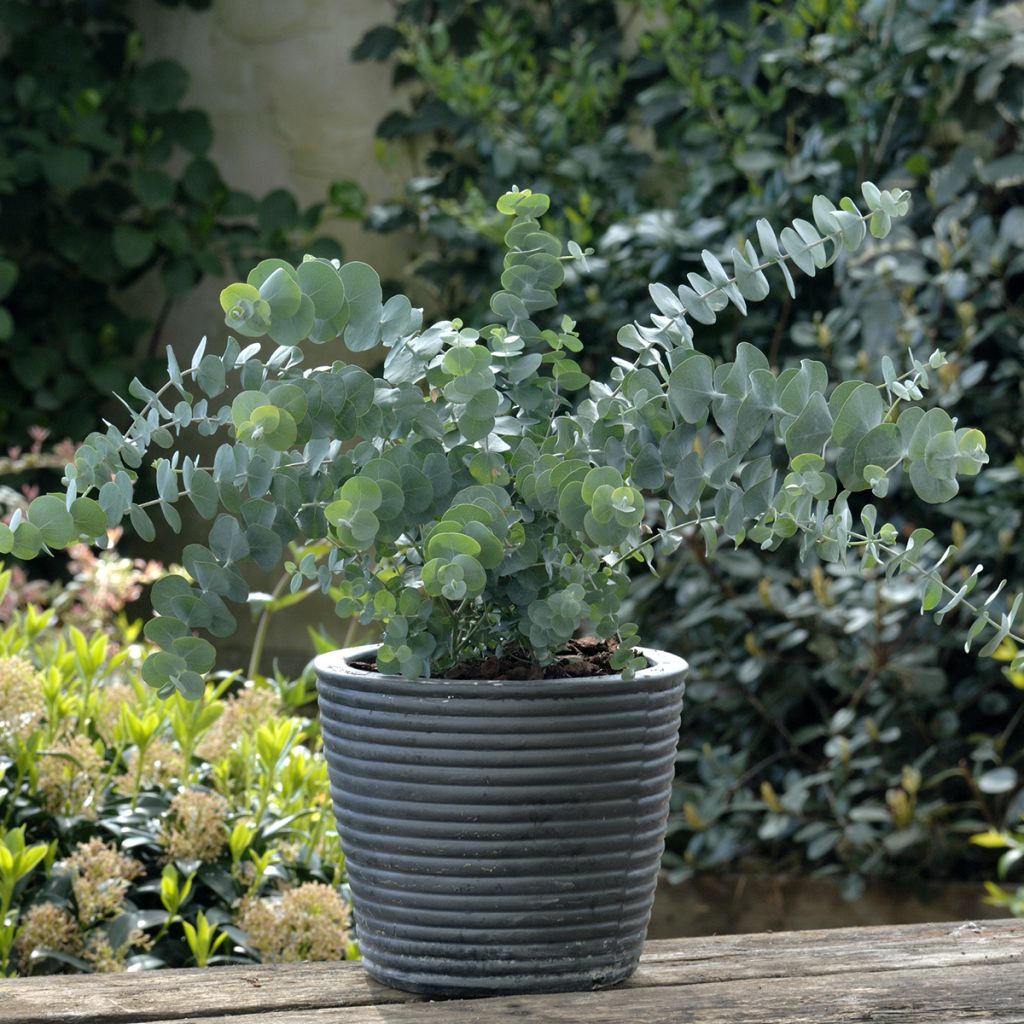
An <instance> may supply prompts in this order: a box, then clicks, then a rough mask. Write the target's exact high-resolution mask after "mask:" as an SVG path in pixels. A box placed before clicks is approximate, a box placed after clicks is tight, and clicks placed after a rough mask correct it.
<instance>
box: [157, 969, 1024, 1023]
mask: <svg viewBox="0 0 1024 1024" xmlns="http://www.w3.org/2000/svg"><path fill="white" fill-rule="evenodd" d="M964 973H966V974H969V976H970V978H969V983H967V982H966V979H965V978H964V977H962V976H960V975H958V974H957V973H956V972H946V971H898V970H897V971H888V972H885V973H881V974H874V973H872V974H862V973H858V974H845V975H843V976H842V977H841V978H837V979H836V980H835V982H831V981H829V980H828V979H826V978H823V977H821V976H818V977H812V978H770V979H766V980H761V979H759V980H742V981H730V982H704V983H701V984H697V985H686V986H678V987H676V986H668V987H657V988H640V989H637V988H633V989H630V988H616V989H609V990H607V991H605V992H588V993H569V994H565V995H549V996H516V997H512V996H507V997H496V998H491V999H484V1000H473V999H463V1000H451V1001H447V1002H438V1003H418V1004H416V1003H405V1004H396V1005H391V1006H360V1007H351V1008H349V1009H347V1010H344V1011H339V1010H338V1009H321V1010H313V1011H308V1010H306V1011H294V1010H289V1011H285V1012H280V1011H271V1012H269V1013H261V1014H255V1015H254V1014H246V1015H245V1016H244V1017H239V1016H236V1015H231V1016H225V1017H201V1018H200V1017H179V1018H175V1019H174V1020H173V1021H169V1022H168V1024H242V1022H243V1021H244V1022H245V1024H481V1022H484V1021H486V1024H521V1022H522V1021H529V1022H530V1024H570V1022H572V1024H580V1022H586V1024H868V1022H870V1024H1024V993H1022V991H1021V987H1022V976H1021V974H1020V973H1018V974H1017V976H1016V978H1013V977H1012V976H1009V975H1008V974H1007V971H1006V968H1005V966H991V967H989V966H983V965H974V966H973V967H972V968H970V969H969V970H968V971H967V972H964Z"/></svg>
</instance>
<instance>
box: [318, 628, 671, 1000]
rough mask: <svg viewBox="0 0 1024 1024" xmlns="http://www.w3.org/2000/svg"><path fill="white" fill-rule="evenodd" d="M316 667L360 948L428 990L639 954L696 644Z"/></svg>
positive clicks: (324, 659)
mask: <svg viewBox="0 0 1024 1024" xmlns="http://www.w3.org/2000/svg"><path fill="white" fill-rule="evenodd" d="M374 652H375V648H373V647H359V648H352V649H350V650H344V651H336V652H333V653H331V654H324V655H321V656H320V657H319V658H317V659H316V672H317V677H318V689H319V698H320V715H321V720H322V724H323V733H324V746H325V750H326V756H327V765H328V769H329V772H330V778H331V792H332V796H333V799H334V811H335V815H336V817H337V821H338V830H339V832H340V835H341V841H342V846H343V848H344V851H345V863H346V867H347V870H348V877H349V882H350V884H351V887H352V896H353V902H354V906H355V918H356V923H357V930H358V939H359V945H360V948H361V950H362V954H363V963H364V965H365V967H366V969H367V971H368V972H369V973H370V974H371V975H372V976H373V977H374V978H377V979H378V980H379V981H382V982H385V983H386V984H388V985H392V986H394V987H395V988H400V989H404V990H406V991H411V992H424V993H428V994H434V995H481V994H488V993H499V992H506V993H525V992H557V991H576V990H585V989H592V988H600V987H604V986H607V985H614V984H615V983H616V982H619V981H622V980H623V979H624V978H626V977H628V976H629V975H630V974H631V973H632V972H633V970H634V969H635V968H636V964H637V961H638V959H639V957H640V950H641V947H642V945H643V941H644V935H645V932H646V929H647V922H648V919H649V917H650V913H651V905H652V902H653V899H654V888H655V884H656V882H657V877H658V868H659V865H660V862H661V854H662V850H663V847H664V837H665V822H666V819H667V816H668V806H669V794H670V791H671V786H672V777H673V768H674V763H675V754H676V743H677V738H678V730H679V714H680V709H681V706H682V699H683V676H684V675H685V673H686V667H687V666H686V662H685V661H683V660H682V659H681V658H677V657H675V656H674V655H671V654H665V653H662V652H660V651H649V650H645V651H644V652H643V653H644V654H645V655H646V657H647V659H648V661H649V662H650V667H648V668H646V669H643V670H642V671H640V672H638V673H637V675H636V678H635V679H634V680H632V681H631V682H624V681H623V680H622V679H621V678H620V677H618V676H603V677H589V678H583V679H557V680H550V679H549V680H531V681H524V682H519V681H515V682H506V681H495V680H456V681H452V680H443V679H433V680H408V679H402V678H400V677H397V676H388V675H381V674H378V673H376V672H370V671H363V670H360V669H357V668H354V667H353V666H352V662H353V661H360V660H364V661H365V660H371V661H372V659H373V657H374Z"/></svg>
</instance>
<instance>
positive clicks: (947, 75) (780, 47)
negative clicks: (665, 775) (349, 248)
mask: <svg viewBox="0 0 1024 1024" xmlns="http://www.w3.org/2000/svg"><path fill="white" fill-rule="evenodd" d="M1022 40H1024V15H1022V14H1021V12H1020V8H1019V6H1018V5H1015V4H1004V5H997V6H996V7H995V8H993V6H992V5H990V4H982V3H961V2H956V0H944V2H943V0H940V2H939V3H930V2H928V3H925V2H923V0H908V2H906V3H900V4H886V3H875V2H872V3H855V2H852V0H820V2H815V3H809V2H808V3H798V4H792V5H778V4H773V3H765V2H760V0H749V2H747V0H737V2H732V3H728V4H721V3H711V2H708V0H684V2H676V0H671V2H670V0H634V2H631V3H619V4H614V3H611V2H606V0H560V2H559V0H556V2H554V3H551V4H537V3H534V2H530V0H512V2H509V3H504V4H501V5H497V4H490V3H487V4H474V3H468V2H460V0H445V2H440V0H439V2H435V3H425V2H419V0H408V2H404V3H399V4H397V6H396V17H395V20H394V21H393V22H392V23H391V24H388V25H386V26H381V27H379V28H377V29H375V30H373V31H371V32H370V33H369V34H368V35H367V36H366V37H365V38H364V39H363V41H362V42H361V43H360V45H359V46H358V47H357V50H356V54H357V55H358V56H362V57H364V58H368V59H369V58H375V59H382V58H384V57H390V56H393V57H397V70H396V75H395V77H396V82H400V83H402V84H403V86H405V88H406V90H407V92H408V93H409V94H410V96H411V98H410V102H409V110H408V111H404V112H398V111H396V112H395V113H393V114H392V115H390V116H388V117H387V118H386V119H385V120H384V121H383V122H382V123H381V125H380V126H379V128H378V134H379V136H380V137H381V138H382V139H383V140H386V141H388V142H389V143H391V144H398V143H401V144H405V145H408V146H409V147H410V148H411V149H412V150H413V152H415V153H417V154H419V157H420V170H421V173H420V174H418V175H417V176H416V177H414V178H413V179H411V180H410V181H409V182H408V183H407V186H406V189H405V192H404V194H403V195H401V196H398V197H396V198H395V199H394V200H393V201H391V202H389V203H386V204H382V205H380V206H378V207H375V208H374V209H373V210H372V211H371V213H370V222H371V224H372V225H374V226H376V227H378V228H379V229H381V230H395V229H404V230H405V231H407V232H410V233H411V236H412V239H413V243H414V246H415V249H416V256H415V259H414V261H413V262H412V264H411V265H410V273H412V274H415V275H417V277H418V278H419V280H420V288H421V293H422V294H423V296H424V297H425V298H426V299H427V301H428V302H431V301H437V303H438V304H439V305H440V304H442V303H443V305H444V306H445V307H446V308H448V307H450V305H451V304H452V303H456V302H468V303H470V304H473V303H476V304H477V305H482V304H483V303H484V302H485V301H486V295H487V285H486V283H485V282H489V281H490V280H491V279H492V277H493V275H494V273H495V268H494V266H493V265H492V262H493V261H494V260H495V259H497V258H498V255H499V253H500V250H499V249H498V248H496V247H494V246H493V244H492V240H493V238H494V236H495V231H496V227H497V225H496V223H495V221H494V220H493V219H492V218H491V217H490V216H489V215H488V213H487V211H486V207H485V204H484V202H483V200H482V198H481V197H482V196H486V195H490V194H493V193H495V191H501V190H502V189H504V188H506V187H508V186H509V184H511V183H512V182H516V183H519V184H521V185H530V186H535V187H537V188H542V189H543V190H544V191H545V192H549V193H550V194H551V195H552V200H553V201H552V208H553V209H554V210H565V211H567V212H566V214H565V216H566V218H567V219H568V220H569V221H570V222H571V230H572V232H573V234H574V237H577V238H580V240H581V241H588V240H589V241H591V243H592V244H594V245H595V246H596V248H597V250H598V254H597V258H596V259H592V260H591V261H590V262H591V263H592V265H593V268H594V269H593V273H592V275H591V276H589V277H576V278H574V279H570V281H569V282H567V286H566V290H565V296H566V298H565V304H566V308H567V309H572V310H573V311H574V313H575V314H576V315H577V316H578V318H579V320H580V324H581V329H580V333H581V336H582V337H583V338H584V339H585V340H587V343H588V350H587V355H588V358H589V359H590V360H591V361H592V362H598V363H600V362H601V361H602V360H606V359H607V358H608V353H609V351H610V348H611V344H612V339H613V337H614V332H615V329H616V327H617V326H618V325H619V324H621V323H623V322H626V321H627V320H628V319H629V318H630V317H632V316H635V315H638V314H639V312H640V310H641V309H646V308H647V307H648V304H649V300H648V298H647V295H646V283H647V282H648V281H650V280H654V279H658V280H663V279H664V280H684V279H685V275H686V273H687V272H688V271H689V270H693V269H696V270H699V269H700V267H699V265H698V264H699V252H700V250H701V249H702V248H705V247H706V248H709V249H711V250H712V251H716V252H722V251H726V250H727V248H728V247H729V246H730V245H732V244H734V243H735V242H736V241H737V240H739V239H741V238H743V237H745V236H746V235H747V234H749V233H750V232H751V230H752V227H753V223H754V221H755V219H756V218H757V217H760V216H763V215H764V214H765V213H767V212H771V213H772V216H776V215H778V214H782V215H784V216H793V215H794V214H797V213H798V212H799V210H800V209H801V208H804V207H806V206H807V205H808V204H809V203H810V200H811V198H812V196H813V195H814V194H815V193H818V192H823V193H826V194H830V193H833V192H836V193H839V192H842V191H844V190H845V191H847V192H849V191H851V190H853V189H854V188H855V186H856V183H857V182H858V181H859V180H862V179H863V178H864V177H868V178H872V179H874V180H877V181H878V182H879V184H880V185H883V186H888V187H893V186H900V187H904V188H908V189H911V190H912V191H913V193H914V197H915V201H914V207H913V210H912V212H911V217H910V218H909V219H908V221H907V223H906V225H903V224H901V226H900V227H899V229H898V230H896V231H894V232H893V234H892V235H891V236H890V237H889V238H888V239H887V240H886V241H885V242H884V243H881V244H879V245H876V246H874V247H872V248H870V249H869V250H867V251H866V252H865V254H863V255H862V256H861V255H859V256H856V257H854V258H851V259H849V260H846V261H841V263H840V264H839V265H837V268H836V271H835V273H834V275H828V276H826V277H821V278H818V279H816V280H815V281H813V282H810V283H808V284H803V285H801V287H802V289H803V293H802V295H801V297H800V303H799V307H800V309H801V310H804V311H806V312H803V313H796V312H795V310H794V308H793V307H792V306H791V303H790V301H789V300H788V299H786V298H782V299H781V300H777V301H769V302H766V303H764V304H763V305H762V306H761V307H759V309H758V311H757V313H756V314H754V315H753V316H751V317H749V318H746V319H745V320H743V322H742V331H741V327H740V322H739V320H738V318H732V319H730V317H728V316H723V317H722V318H721V319H720V321H719V324H718V326H717V327H716V328H715V329H712V331H710V332H705V334H704V338H705V339H707V340H706V341H705V344H709V345H711V347H712V354H715V349H716V348H717V352H718V353H719V354H720V355H722V356H723V357H724V358H727V359H728V358H731V357H732V355H733V353H734V351H735V347H736V345H737V343H738V342H739V341H740V340H746V341H750V342H753V343H755V344H757V345H758V346H759V347H760V348H761V349H762V350H763V351H764V352H765V353H766V354H768V355H769V358H770V360H771V361H772V363H773V364H775V365H785V364H787V363H792V362H795V361H797V360H798V359H799V358H801V357H802V356H813V357H814V358H818V359H822V360H824V361H825V362H827V363H828V364H829V365H830V367H831V368H832V369H833V371H834V375H835V376H836V377H840V376H847V377H848V376H851V375H857V374H858V372H859V373H860V374H866V373H867V372H869V371H874V372H877V370H878V364H879V362H880V361H881V356H882V353H883V352H886V351H889V352H891V351H893V350H894V349H898V348H899V347H909V348H912V349H913V350H915V351H916V352H918V354H920V353H921V351H922V350H923V351H928V350H930V349H931V348H932V347H940V348H942V349H944V350H945V351H947V352H948V353H949V355H950V360H951V362H950V365H949V367H948V368H945V369H944V370H943V373H942V375H941V381H940V383H939V386H938V387H937V388H936V390H935V392H934V401H936V402H937V403H938V404H940V405H941V406H943V407H945V408H946V409H947V411H949V412H950V414H951V415H954V416H957V417H960V418H963V419H964V420H967V421H972V422H984V423H986V424H989V425H991V428H992V430H991V436H990V454H991V455H992V464H993V466H994V467H995V468H993V469H990V470H989V471H987V472H986V473H985V474H983V475H982V476H981V477H980V478H979V479H978V481H977V483H976V485H975V486H973V487H972V488H968V489H966V490H965V491H964V492H963V493H962V494H961V496H960V497H958V498H957V499H956V500H955V501H953V502H950V503H949V504H948V505H946V506H943V507H941V508H940V509H937V510H936V509H934V508H930V507H925V506H921V505H920V504H917V503H914V502H906V501H904V502H902V503H901V505H900V506H899V507H898V508H891V507H886V505H885V503H884V502H883V503H882V508H881V509H880V512H881V514H882V515H884V516H887V517H889V518H891V519H892V521H893V522H896V523H898V524H900V525H901V526H902V527H903V528H904V529H905V530H906V531H907V532H908V533H909V532H910V531H911V530H912V529H913V528H915V527H917V526H922V525H928V526H930V527H932V528H935V529H936V530H937V532H939V534H940V535H942V534H943V533H945V534H946V535H949V534H950V533H951V534H952V537H953V539H954V540H955V542H956V544H957V546H958V547H959V558H958V559H952V560H950V562H949V574H950V579H951V580H952V579H953V578H955V577H957V576H959V575H961V574H962V575H964V576H966V574H967V573H969V571H970V569H971V568H973V565H974V563H975V562H978V561H981V562H984V563H985V565H986V567H987V569H988V570H989V571H991V572H992V573H993V574H994V575H1005V576H1007V577H1009V578H1010V579H1011V580H1020V579H1021V571H1022V567H1024V557H1022V556H1024V545H1022V539H1021V510H1022V508H1024V500H1022V499H1024V484H1022V471H1024V457H1022V455H1021V438H1022V434H1024V414H1022V403H1021V399H1022V397H1024V391H1022V379H1024V377H1022V365H1021V364H1022V351H1021V347H1020V338H1021V336H1022V334H1024V311H1022V308H1021V305H1020V299H1021V284H1022V281H1024V276H1022V275H1024V203H1022V191H1021V185H1022V184H1024V152H1022V147H1021V142H1020V130H1021V123H1020V110H1021V103H1020V100H1021V95H1022V86H1024V75H1022V70H1021V66H1020V64H1021V62H1020V58H1019V52H1020V46H1021V42H1022ZM815 309H819V310H826V309H827V310H829V312H828V313H827V314H825V313H821V312H818V313H816V312H815ZM968 563H969V564H968ZM659 572H660V573H661V577H662V578H661V580H660V581H654V582H651V581H642V582H641V581H637V587H636V599H637V603H638V611H637V614H638V615H639V616H640V622H641V627H642V634H643V635H644V636H645V637H647V638H649V639H651V640H653V641H654V642H656V643H658V644H659V645H662V646H666V647H669V648H671V649H673V650H676V651H679V652H680V653H682V654H684V655H685V656H686V657H687V658H688V660H689V661H690V662H691V666H692V674H691V680H690V683H689V688H688V700H687V704H686V710H685V712H684V723H683V726H684V747H683V751H682V754H681V760H682V761H683V762H684V763H683V767H682V770H681V772H680V782H679V786H678V790H677V804H676V811H677V813H676V814H675V816H674V828H675V835H674V836H673V837H672V838H671V839H670V846H671V848H672V851H673V864H674V874H675V877H677V878H682V877H685V876H687V875H688V874H690V873H692V872H693V871H695V870H700V869H706V868H722V867H725V866H728V865H742V866H748V867H749V866H752V865H769V866H771V867H772V868H774V869H777V870H778V869H794V870H807V869H811V870H813V871H815V872H816V873H822V874H836V875H840V876H842V877H843V878H845V887H846V891H847V893H848V894H850V895H851V896H852V895H855V894H856V893H857V892H858V891H859V890H860V887H861V885H862V883H863V880H864V878H865V877H868V876H878V875H905V876H906V877H907V878H908V879H913V880H920V879H929V878H930V879H939V878H947V877H960V876H963V875H965V874H966V875H972V874H976V873H979V872H983V871H985V870H987V865H988V864H989V863H990V859H991V858H990V857H989V856H988V855H986V854H985V853H984V852H983V851H982V850H980V849H979V848H978V846H977V845H972V844H970V843H969V841H968V837H969V836H970V835H971V834H972V833H974V832H977V831H979V830H985V829H989V828H996V827H1001V826H1003V825H1007V824H1011V823H1013V822H1014V821H1016V820H1017V819H1018V818H1019V816H1020V815H1021V813H1022V812H1024V789H1022V788H1021V780H1020V778H1019V775H1018V769H1019V768H1020V765H1021V762H1022V759H1024V745H1022V743H1021V736H1022V730H1021V723H1022V719H1024V699H1022V698H1024V693H1022V685H1024V680H1020V679H1018V678H1015V677H1013V676H1012V675H1010V674H1009V672H1008V671H1007V672H1000V670H999V669H998V668H992V667H991V665H990V664H985V663H982V662H978V661H975V660H974V658H972V657H969V656H967V655H965V654H964V651H963V645H964V635H963V634H964V629H963V628H961V627H959V624H958V622H957V620H956V618H955V617H951V618H950V619H949V620H947V622H946V623H945V624H944V626H943V628H941V629H940V628H938V627H936V626H935V625H934V624H932V623H930V622H929V621H927V620H925V619H923V618H920V617H919V616H918V615H917V611H918V609H917V607H916V605H912V603H911V597H910V595H909V593H908V592H907V591H906V590H905V589H904V588H903V587H902V586H900V585H896V584H893V583H890V582H887V581H886V580H885V579H884V578H878V579H868V580H867V581H860V580H858V579H857V578H856V577H855V576H853V575H852V574H848V573H846V572H844V571H842V570H839V569H836V568H834V567H827V566H822V565H818V564H815V563H810V564H807V565H801V564H799V563H798V562H795V561H794V559H793V556H792V555H791V554H781V555H776V556H769V557H766V556H765V555H763V553H762V554H758V555H757V556H756V557H755V555H754V554H753V553H750V552H747V551H743V550H740V551H738V552H735V553H733V554H730V553H727V552H719V554H718V555H716V558H715V560H714V561H713V562H708V561H707V559H706V558H705V556H704V552H703V544H702V543H698V542H697V541H696V540H694V541H693V542H692V543H687V544H684V545H682V546H681V547H680V549H679V551H678V552H677V554H676V555H675V556H674V557H673V558H671V559H667V560H665V562H664V564H662V565H660V566H659ZM1011 596H1012V595H1011ZM1003 653H1004V654H1006V655H1007V660H1008V659H1009V657H1010V656H1012V653H1013V652H1012V650H1010V649H1009V647H1007V649H1006V650H1005V651H1004V652H1003Z"/></svg>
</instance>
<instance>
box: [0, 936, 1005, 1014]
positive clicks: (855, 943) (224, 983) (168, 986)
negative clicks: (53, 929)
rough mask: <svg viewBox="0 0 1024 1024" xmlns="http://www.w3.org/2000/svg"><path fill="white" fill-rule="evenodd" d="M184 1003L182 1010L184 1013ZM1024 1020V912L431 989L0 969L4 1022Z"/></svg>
mask: <svg viewBox="0 0 1024 1024" xmlns="http://www.w3.org/2000/svg"><path fill="white" fill-rule="evenodd" d="M183 1014H184V1015H185V1016H183ZM484 1019H486V1020H487V1021H488V1022H495V1024H501V1022H505V1021H518V1020H531V1021H538V1022H543V1021H551V1022H559V1021H570V1020H585V1021H587V1022H588V1024H603V1022H604V1021H609V1022H611V1021H615V1022H616V1024H618V1022H636V1024H660V1022H662V1021H666V1022H667V1021H672V1022H675V1021H683V1020H685V1021H688V1022H690V1024H704V1022H706V1024H719V1022H722V1024H725V1022H726V1021H728V1022H729V1024H735V1022H738V1021H743V1022H745V1024H746V1022H749V1024H756V1022H759V1021H762V1020H763V1021H764V1022H765V1024H768V1022H771V1024H805V1022H806V1024H812V1022H813V1024H826V1022H835V1024H850V1022H854V1021H871V1022H893V1024H896V1022H899V1024H904V1022H905V1024H944V1022H946V1021H948V1022H950V1024H953V1022H960V1021H965V1022H966V1021H971V1022H984V1021H991V1022H992V1024H1024V922H1021V921H996V922H984V923H982V924H980V925H970V924H941V925H915V926H904V927H888V928H852V929H835V930H827V931H809V932H785V933H779V934H767V935H732V936H718V937H710V938H698V939H681V940H662V941H659V942H652V943H649V944H648V946H647V948H646V951H645V955H644V959H643V961H642V963H641V967H640V969H639V971H638V972H637V974H636V975H635V976H634V977H633V978H632V979H631V980H630V981H629V982H627V983H626V984H625V985H624V986H620V987H619V988H617V989H613V990H610V991H606V992H599V993H581V994H573V995H552V996H535V997H529V998H525V997H524V998H513V997H500V998H492V999H487V1000H483V1001H480V1000H456V1001H449V1002H445V1003H430V1002H424V1001H422V1000H421V999H420V998H419V997H416V996H412V995H408V994H405V993H401V992H395V991H394V990H392V989H389V988H386V987H384V986H381V985H377V984H375V983H374V982H372V981H371V980H370V979H369V978H367V977H366V975H365V973H364V972H363V971H362V969H361V968H360V967H359V966H358V965H356V964H351V963H348V964H345V963H333V964H299V965H290V966H278V967H270V966H259V967H239V968H215V969H212V970H206V971H198V970H191V971H182V970H177V971H160V972H154V973H151V974H132V975H98V976H92V977H83V976H59V977H49V978H27V979H19V980H9V981H2V982H0V1024H53V1022H72V1021H74V1022H75V1024H143V1022H147V1021H161V1022H166V1024H192V1022H196V1024H249V1022H252V1024H306V1022H309V1024H328V1022H331V1024H335V1022H336V1024H367V1022H370V1021H373V1022H377V1024H380V1022H387V1024H392V1022H393V1024H405V1022H422V1024H428V1022H434V1024H442V1022H446V1021H452V1022H453V1024H457V1022H459V1021H466V1022H470V1021H477V1020H484Z"/></svg>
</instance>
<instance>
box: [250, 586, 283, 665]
mask: <svg viewBox="0 0 1024 1024" xmlns="http://www.w3.org/2000/svg"><path fill="white" fill-rule="evenodd" d="M290 580H291V574H290V573H284V574H283V575H282V576H281V578H280V579H279V580H278V581H277V583H276V584H275V586H274V589H273V590H272V591H271V592H270V600H269V601H267V603H266V604H265V605H264V606H263V611H262V612H260V619H259V622H258V624H257V626H256V633H255V635H254V636H253V638H252V652H251V653H250V655H249V668H248V670H247V672H246V676H247V678H249V679H255V678H256V675H257V673H258V672H259V668H260V661H261V660H262V658H263V648H264V646H265V645H266V642H267V630H268V629H269V627H270V616H271V615H272V614H273V608H272V607H271V606H272V605H273V603H274V601H276V600H277V599H278V598H279V597H280V596H281V594H282V593H283V592H284V588H285V587H286V586H288V583H289V581H290Z"/></svg>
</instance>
